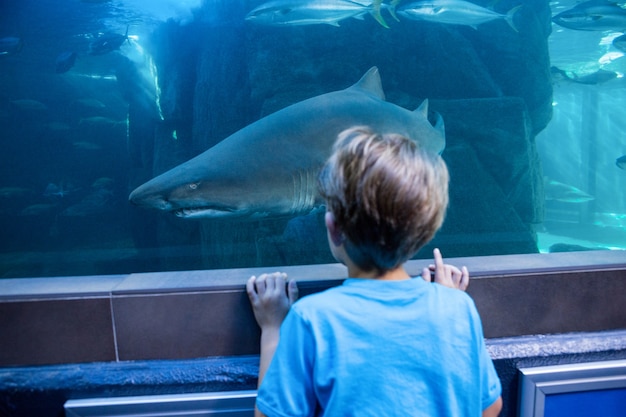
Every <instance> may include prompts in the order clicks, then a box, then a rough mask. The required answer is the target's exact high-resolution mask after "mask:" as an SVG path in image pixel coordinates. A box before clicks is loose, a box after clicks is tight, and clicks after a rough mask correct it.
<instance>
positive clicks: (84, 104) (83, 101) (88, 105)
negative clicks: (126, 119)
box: [70, 98, 106, 110]
mask: <svg viewBox="0 0 626 417" xmlns="http://www.w3.org/2000/svg"><path fill="white" fill-rule="evenodd" d="M70 106H72V107H76V108H80V109H82V110H102V109H104V108H106V105H105V104H104V103H103V102H101V101H100V100H98V99H96V98H79V99H76V100H74V101H72V102H71V103H70Z"/></svg>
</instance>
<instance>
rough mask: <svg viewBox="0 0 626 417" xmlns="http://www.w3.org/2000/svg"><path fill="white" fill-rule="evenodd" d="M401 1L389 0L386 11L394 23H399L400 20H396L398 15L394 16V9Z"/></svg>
mask: <svg viewBox="0 0 626 417" xmlns="http://www.w3.org/2000/svg"><path fill="white" fill-rule="evenodd" d="M401 1H402V0H391V3H390V4H389V6H388V7H387V10H389V14H390V15H391V17H393V18H394V19H395V20H396V22H399V21H400V19H398V15H396V7H397V6H398V4H400V2H401Z"/></svg>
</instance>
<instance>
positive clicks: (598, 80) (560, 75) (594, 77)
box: [550, 67, 619, 85]
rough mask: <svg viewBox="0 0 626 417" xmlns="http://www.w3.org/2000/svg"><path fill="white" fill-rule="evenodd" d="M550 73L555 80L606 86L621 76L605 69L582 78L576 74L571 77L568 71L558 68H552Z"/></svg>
mask: <svg viewBox="0 0 626 417" xmlns="http://www.w3.org/2000/svg"><path fill="white" fill-rule="evenodd" d="M550 71H551V73H552V78H553V79H554V80H557V81H559V80H564V81H570V82H573V83H578V84H587V85H598V84H604V83H605V82H607V81H611V80H614V79H615V78H617V77H618V76H619V74H618V73H617V72H615V71H607V70H604V69H599V70H598V71H596V72H593V73H591V74H587V75H582V76H578V75H576V74H574V73H572V75H569V74H568V73H567V71H564V70H562V69H560V68H557V67H551V68H550Z"/></svg>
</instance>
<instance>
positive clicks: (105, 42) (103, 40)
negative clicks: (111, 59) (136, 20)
mask: <svg viewBox="0 0 626 417" xmlns="http://www.w3.org/2000/svg"><path fill="white" fill-rule="evenodd" d="M127 40H128V26H126V33H125V34H124V35H120V34H117V33H105V34H103V35H101V36H99V37H98V39H96V40H95V41H93V42H91V43H90V44H89V55H104V54H108V53H109V52H113V51H116V50H118V49H120V46H122V44H123V43H124V41H127Z"/></svg>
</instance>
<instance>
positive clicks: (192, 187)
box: [189, 182, 200, 190]
mask: <svg viewBox="0 0 626 417" xmlns="http://www.w3.org/2000/svg"><path fill="white" fill-rule="evenodd" d="M198 185H200V183H199V182H192V183H191V184H189V188H191V189H192V190H195V189H196V188H198Z"/></svg>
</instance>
